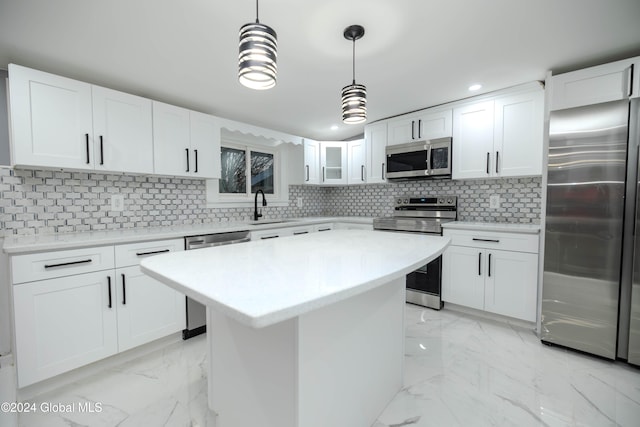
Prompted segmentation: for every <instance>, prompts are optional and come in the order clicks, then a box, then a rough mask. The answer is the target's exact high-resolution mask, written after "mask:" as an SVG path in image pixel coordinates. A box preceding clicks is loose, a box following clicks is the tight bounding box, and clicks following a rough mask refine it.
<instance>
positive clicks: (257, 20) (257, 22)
mask: <svg viewBox="0 0 640 427" xmlns="http://www.w3.org/2000/svg"><path fill="white" fill-rule="evenodd" d="M259 23H260V20H259V19H258V0H256V24H259Z"/></svg>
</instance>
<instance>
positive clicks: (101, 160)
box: [100, 135, 104, 165]
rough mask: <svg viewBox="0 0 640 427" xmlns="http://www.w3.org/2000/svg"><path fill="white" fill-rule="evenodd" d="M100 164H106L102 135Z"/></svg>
mask: <svg viewBox="0 0 640 427" xmlns="http://www.w3.org/2000/svg"><path fill="white" fill-rule="evenodd" d="M100 164H101V165H104V147H103V143H102V135H100Z"/></svg>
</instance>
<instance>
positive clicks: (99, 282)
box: [13, 270, 118, 387]
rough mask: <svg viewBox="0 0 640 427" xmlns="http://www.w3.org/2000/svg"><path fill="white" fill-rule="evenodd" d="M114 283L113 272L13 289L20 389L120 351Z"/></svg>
mask: <svg viewBox="0 0 640 427" xmlns="http://www.w3.org/2000/svg"><path fill="white" fill-rule="evenodd" d="M108 278H110V279H108ZM113 279H114V277H113V270H110V271H101V272H95V273H86V274H79V275H77V276H70V277H60V278H56V279H49V280H42V281H38V282H30V283H24V284H21V285H14V286H13V302H14V316H15V331H16V360H17V369H18V386H19V387H24V386H27V385H29V384H33V383H35V382H37V381H40V380H44V379H46V378H51V377H53V376H55V375H58V374H61V373H63V372H67V371H70V370H72V369H74V368H77V367H80V366H83V365H86V364H88V363H91V362H94V361H96V360H99V359H102V358H105V357H107V356H110V355H112V354H115V353H116V352H117V350H118V341H117V323H116V310H117V309H116V299H115V296H116V294H115V280H113Z"/></svg>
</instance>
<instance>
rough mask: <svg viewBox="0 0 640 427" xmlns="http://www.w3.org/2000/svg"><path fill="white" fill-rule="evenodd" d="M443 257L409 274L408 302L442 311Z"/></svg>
mask: <svg viewBox="0 0 640 427" xmlns="http://www.w3.org/2000/svg"><path fill="white" fill-rule="evenodd" d="M441 289H442V256H439V257H438V258H436V259H434V260H433V261H431V262H430V263H429V264H426V265H423V266H422V267H420V268H418V269H417V270H415V271H412V272H411V273H409V274H407V302H410V303H413V304H419V305H423V306H426V307H429V308H434V309H436V310H440V309H441V308H442V301H441V297H440V293H441Z"/></svg>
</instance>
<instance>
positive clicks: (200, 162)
mask: <svg viewBox="0 0 640 427" xmlns="http://www.w3.org/2000/svg"><path fill="white" fill-rule="evenodd" d="M189 125H190V129H191V132H190V136H191V155H192V156H193V157H192V160H191V162H192V163H190V164H189V166H190V168H191V167H192V168H193V169H192V171H191V176H193V177H198V178H220V173H221V167H220V125H219V123H218V119H217V118H216V117H214V116H212V115H209V114H204V113H199V112H197V111H190V112H189Z"/></svg>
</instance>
